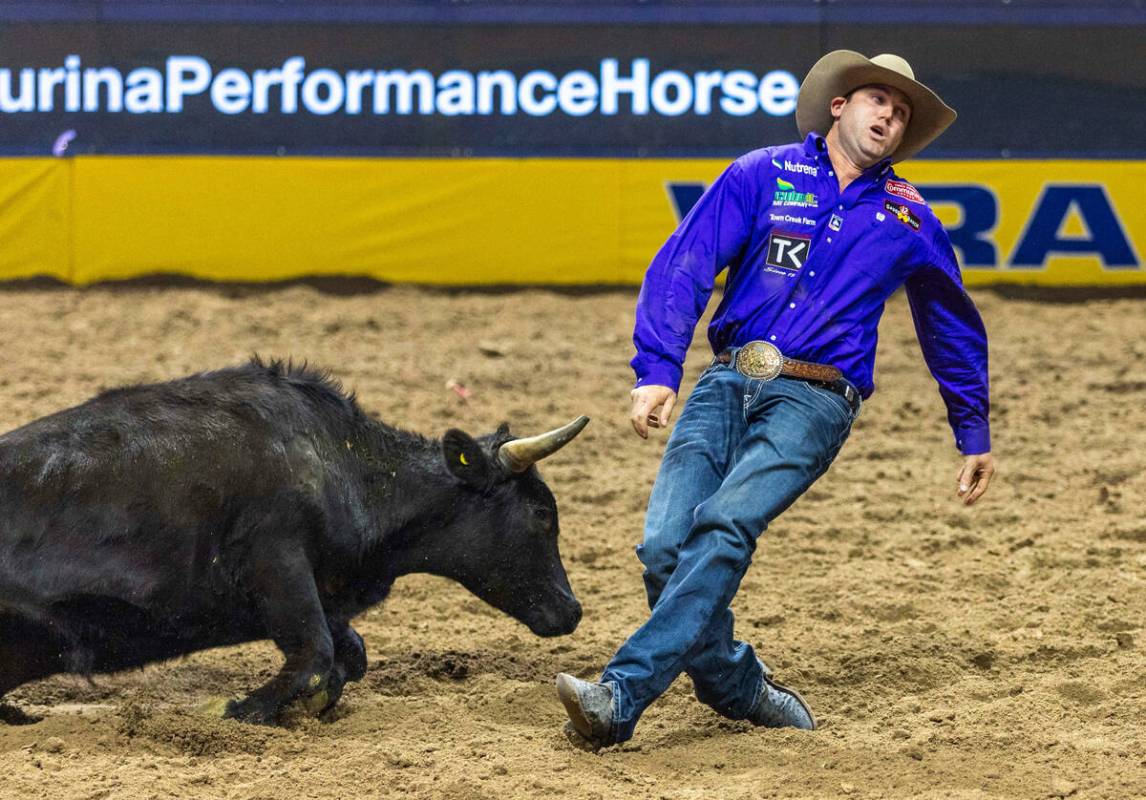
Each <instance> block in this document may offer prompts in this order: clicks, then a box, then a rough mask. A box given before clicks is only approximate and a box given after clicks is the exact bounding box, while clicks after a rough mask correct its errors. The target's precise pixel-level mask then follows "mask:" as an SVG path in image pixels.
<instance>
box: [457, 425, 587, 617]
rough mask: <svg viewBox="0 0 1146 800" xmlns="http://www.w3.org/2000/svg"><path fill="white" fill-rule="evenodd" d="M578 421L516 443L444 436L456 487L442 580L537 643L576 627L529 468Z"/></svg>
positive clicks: (550, 521) (546, 497)
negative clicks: (467, 593) (458, 494)
mask: <svg viewBox="0 0 1146 800" xmlns="http://www.w3.org/2000/svg"><path fill="white" fill-rule="evenodd" d="M588 422H589V418H588V417H580V418H578V419H576V420H574V421H573V422H570V423H569V424H568V425H565V426H563V427H561V428H557V429H556V430H552V431H549V432H548V433H544V434H541V435H540V436H532V437H529V438H523V439H518V438H514V437H513V436H512V435H510V433H509V426H508V425H502V426H501V427H500V428H498V430H497V431H496V432H495V433H493V434H490V435H488V436H483V437H480V438H477V439H475V438H473V437H471V436H469V435H468V434H466V433H464V432H462V431H460V430H456V429H454V430H450V431H447V432H446V435H445V436H444V437H443V439H442V455H443V457H444V458H445V462H446V468H447V469H448V470H449V472H450V473H451V474H452V475H453V476H454V477H455V478H456V479H457V481H458V482H459V483H460V484H461V486H460V487H458V490H459V491H460V492H461V497H460V498H458V502H457V505H456V507H455V510H456V511H458V512H459V513H458V514H456V515H454V520H453V524H452V525H451V526H450V527H451V528H452V532H451V536H450V540H451V542H452V546H453V552H452V553H451V554H450V556H449V557H448V559H447V560H448V561H449V562H450V567H451V568H450V570H449V574H448V577H451V578H454V579H455V580H457V581H459V582H460V583H461V584H462V585H463V586H465V587H466V588H467V589H469V590H470V591H471V592H473V593H474V594H476V595H477V596H478V597H480V598H481V599H482V600H485V601H486V602H487V603H489V604H490V605H492V606H494V607H495V608H498V609H500V610H502V611H504V612H505V613H507V614H509V615H510V616H512V617H514V618H516V619H518V620H520V621H521V622H523V623H524V624H525V625H527V626H528V627H529V629H530V630H531V631H533V632H534V633H535V634H537V635H538V636H560V635H563V634H567V633H572V632H573V630H574V629H575V628H576V627H577V623H578V622H579V621H580V620H581V604H580V603H578V602H577V598H576V597H574V596H573V590H572V589H571V588H570V586H569V578H568V577H567V576H566V574H565V567H564V565H563V564H562V563H561V554H560V552H559V550H558V545H557V533H558V524H557V503H556V502H555V501H554V499H553V493H552V492H550V491H549V487H548V486H546V485H545V481H544V480H542V479H541V475H540V474H539V473H538V471H537V470H536V469H535V468H534V464H535V463H536V462H538V461H540V460H541V459H543V458H545V457H546V456H549V455H552V454H553V453H555V452H557V451H558V450H560V449H561V448H562V447H564V446H565V445H566V444H568V443H569V442H570V441H572V440H573V438H574V437H576V436H577V434H579V433H580V432H581V431H582V430H583V429H584V427H585V426H586V425H587V424H588Z"/></svg>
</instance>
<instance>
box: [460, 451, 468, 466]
mask: <svg viewBox="0 0 1146 800" xmlns="http://www.w3.org/2000/svg"><path fill="white" fill-rule="evenodd" d="M458 461H460V462H462V464H464V465H465V466H467V467H468V466H469V465H470V462H468V461H466V454H465V453H462V454H460V455H459V456H458Z"/></svg>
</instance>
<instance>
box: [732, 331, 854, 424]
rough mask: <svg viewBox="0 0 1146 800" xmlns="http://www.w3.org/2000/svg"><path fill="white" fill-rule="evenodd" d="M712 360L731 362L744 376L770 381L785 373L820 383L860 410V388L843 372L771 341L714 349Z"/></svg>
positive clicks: (792, 376)
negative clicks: (797, 356) (798, 356)
mask: <svg viewBox="0 0 1146 800" xmlns="http://www.w3.org/2000/svg"><path fill="white" fill-rule="evenodd" d="M713 361H714V362H717V363H720V364H731V365H732V366H733V367H735V369H736V371H737V372H739V373H740V374H741V375H743V376H745V377H746V378H756V379H759V380H764V381H770V380H773V379H774V378H778V377H780V376H781V375H784V376H786V377H789V378H799V379H800V380H805V381H809V382H811V383H816V384H819V385H820V386H822V387H824V388H825V389H827V390H829V391H832V392H835V393H836V394H838V395H840V396H841V397H843V398H844V399H845V400H847V402H848V405H849V406H851V409H852V413H853V414H854V413H856V412H857V411H859V406H860V394H859V390H858V389H856V387H855V386H853V385H852V383H851V381H849V380H847V379H846V378H844V375H843V373H842V372H840V371H839V369H837V368H836V367H833V366H831V365H829V364H815V363H813V362H811V361H798V360H797V359H794V358H788V357H787V356H785V355H784V354H783V353H781V352H780V348H778V347H776V345H774V344H772V343H771V342H760V341H756V342H749V343H748V344H746V345H743V346H742V347H735V348H733V347H730V348H728V349H727V350H722V351H721V352H719V353H717V355H716V358H714V359H713Z"/></svg>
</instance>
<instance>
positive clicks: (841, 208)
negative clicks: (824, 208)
mask: <svg viewBox="0 0 1146 800" xmlns="http://www.w3.org/2000/svg"><path fill="white" fill-rule="evenodd" d="M836 208H838V209H839V210H840V211H843V210H844V207H843V206H836Z"/></svg>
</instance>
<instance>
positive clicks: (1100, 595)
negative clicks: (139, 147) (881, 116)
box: [0, 285, 1146, 800]
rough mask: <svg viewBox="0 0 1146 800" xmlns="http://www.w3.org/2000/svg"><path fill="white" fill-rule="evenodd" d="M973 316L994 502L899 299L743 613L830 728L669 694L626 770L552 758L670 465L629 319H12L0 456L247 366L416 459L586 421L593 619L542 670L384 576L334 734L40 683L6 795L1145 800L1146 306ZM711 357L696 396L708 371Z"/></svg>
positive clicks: (222, 311)
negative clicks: (830, 447)
mask: <svg viewBox="0 0 1146 800" xmlns="http://www.w3.org/2000/svg"><path fill="white" fill-rule="evenodd" d="M975 294H976V299H977V301H978V302H979V304H980V307H981V309H982V312H983V315H984V317H985V319H986V321H987V324H988V329H989V331H990V334H991V343H992V354H991V356H992V360H991V366H992V375H993V398H994V411H993V424H994V442H995V452H996V454H997V458H998V463H999V468H1000V473H999V476H998V479H997V482H996V484H995V485H994V486H993V487H992V489H991V491H990V492H989V494H988V495H987V496H986V497H985V498H984V500H983V501H982V502H981V503H980V504H979V505H978V506H976V507H974V508H972V509H965V508H963V507H962V506H961V504H960V503H959V502H958V501H957V500H956V498H955V496H954V488H955V487H954V476H955V472H956V468H957V466H958V465H959V458H958V457H957V455H956V452H955V450H954V447H953V446H952V443H951V435H950V432H949V430H948V428H947V425H946V421H945V418H944V412H943V408H942V404H941V402H940V400H939V396H938V393H937V392H936V391H935V387H934V384H933V382H932V380H931V378H930V376H929V375H928V373H927V371H926V369H925V367H924V366H923V363H922V359H921V357H920V354H919V347H918V345H917V344H916V342H915V336H914V331H913V328H912V325H911V321H910V316H909V313H908V310H907V304H906V301H905V300H904V298H903V297H902V296H897V297H896V298H894V299H893V301H892V302H891V303H890V304H889V307H888V312H887V315H886V317H885V319H884V323H883V326H882V339H881V341H880V352H879V360H878V365H877V382H878V384H879V387H880V388H879V389H878V391H877V394H876V395H875V397H874V398H873V399H872V400H871V402H869V403H868V404H867V405H866V406H865V408H864V410H863V413H862V415H861V417H860V419H859V421H858V423H857V425H856V429H855V430H854V431H853V433H852V437H851V439H850V441H849V442H848V444H847V445H846V446H845V448H844V450H843V452H842V453H841V455H840V458H839V459H838V460H837V462H836V464H835V465H834V466H833V468H832V469H831V471H830V472H829V473H828V474H827V475H826V476H825V477H824V478H823V479H821V481H820V482H819V483H818V484H817V485H816V486H815V487H814V488H813V489H812V490H811V491H810V492H809V493H808V494H807V495H805V496H804V497H803V498H802V499H801V500H800V501H799V502H798V503H797V504H796V505H795V506H793V507H792V508H791V509H790V510H789V511H788V512H787V513H786V514H785V515H784V516H783V517H781V518H780V519H779V520H778V521H777V522H776V523H775V524H774V525H773V527H772V529H771V530H769V531H768V532H767V533H766V535H765V537H764V538H763V540H762V541H761V546H760V548H759V550H758V551H757V554H756V558H755V563H754V564H753V566H752V568H751V569H750V571H749V573H748V576H747V578H746V579H745V581H744V585H743V587H742V589H741V591H740V594H739V595H738V596H737V598H736V601H735V606H734V609H735V611H736V614H737V624H738V629H739V633H740V635H741V636H742V637H744V638H747V639H748V640H750V641H752V642H753V643H755V644H756V645H757V646H758V648H759V650H760V652H761V654H762V655H763V656H764V657H765V658H766V659H767V660H768V661H769V662H770V663H771V664H772V666H773V667H774V669H775V670H776V672H777V675H778V677H779V678H780V679H781V680H783V681H785V682H788V683H790V684H792V685H794V686H796V687H798V688H800V689H801V690H802V691H803V693H804V695H805V696H806V697H807V698H808V700H809V701H810V703H811V704H812V706H813V707H814V708H815V710H816V711H817V713H818V715H819V717H820V719H821V722H822V727H821V729H820V730H819V731H817V732H815V733H812V734H808V733H802V732H796V731H772V730H757V729H753V728H751V727H750V726H748V725H746V724H744V723H733V722H728V721H726V720H723V719H721V718H720V717H717V716H716V715H715V714H714V713H712V712H711V711H709V710H708V709H707V708H705V707H704V706H702V705H700V704H699V703H698V702H697V701H696V700H695V699H694V697H693V695H692V691H691V686H690V685H689V682H688V679H687V678H681V679H680V680H678V681H677V683H676V684H675V685H674V686H673V687H672V688H671V689H670V690H669V692H668V693H667V694H666V695H665V696H664V697H663V698H662V699H661V701H659V702H658V703H657V704H656V705H654V706H653V707H652V708H651V709H650V710H649V712H648V713H647V714H646V716H645V718H644V720H643V721H642V723H641V725H640V727H639V728H638V731H637V737H636V738H635V739H634V740H633V741H632V742H629V743H627V744H625V745H623V746H620V747H614V748H610V749H607V750H604V751H602V752H600V753H599V754H591V753H587V752H583V751H580V750H577V749H574V748H573V747H571V746H570V744H569V743H568V742H567V741H566V739H565V737H564V736H563V735H562V733H561V726H562V723H563V721H564V719H565V716H564V713H563V711H562V709H561V706H560V704H559V703H558V701H557V699H556V696H555V693H554V690H553V678H554V675H555V674H556V673H557V672H558V671H562V670H565V671H570V672H574V673H576V674H579V675H582V676H593V675H595V674H596V673H597V671H598V670H599V669H600V668H601V667H602V665H603V664H604V663H605V661H606V660H607V659H608V657H609V656H610V655H611V653H612V652H613V650H614V649H615V647H616V646H617V645H618V644H619V643H620V641H621V640H622V639H623V638H624V637H625V636H626V635H627V634H628V633H630V632H631V630H632V629H634V628H635V627H636V626H637V625H638V624H639V623H640V622H641V621H643V619H644V617H645V613H646V608H645V601H644V592H643V588H642V582H641V567H640V564H639V562H638V561H637V559H636V557H635V555H634V553H633V546H634V545H635V544H636V542H637V541H638V539H639V536H640V531H641V525H642V519H643V513H644V505H645V502H646V498H647V496H648V491H649V488H650V486H651V484H652V480H653V477H654V474H655V471H656V468H657V463H658V459H659V456H660V452H661V450H662V448H663V445H664V435H663V433H662V434H661V435H658V436H655V437H654V438H652V439H651V440H650V441H648V442H642V441H641V440H639V439H637V438H636V437H635V436H634V435H633V434H632V432H631V430H630V428H629V423H628V420H627V408H628V391H629V387H630V382H631V373H630V371H629V367H628V359H629V357H630V355H631V345H630V343H629V336H630V332H631V330H632V323H633V312H632V309H633V302H634V296H635V293H634V292H633V291H631V290H616V291H606V292H597V293H581V294H577V293H574V294H569V293H558V292H551V291H545V290H526V291H517V292H505V293H498V292H488V293H449V292H438V291H428V290H421V289H415V288H375V289H373V290H370V289H369V288H368V287H366V288H363V287H359V291H355V292H346V291H334V290H332V287H330V286H325V287H322V286H319V287H316V286H313V285H293V286H286V287H280V288H273V289H269V290H268V289H254V288H249V287H233V288H219V287H205V286H194V285H191V286H181V287H176V288H172V287H170V286H168V287H156V286H147V285H135V286H129V287H119V288H108V287H96V288H91V289H88V290H84V291H77V290H73V289H64V288H59V287H51V286H39V285H23V286H8V287H0V331H2V332H3V340H4V348H3V355H4V357H3V360H2V361H0V428H2V429H4V430H8V429H11V428H13V427H15V426H18V425H21V424H23V423H25V422H28V421H30V420H33V419H35V418H37V417H39V416H42V415H44V414H47V413H49V412H51V411H55V410H57V409H61V408H64V407H66V406H70V405H73V404H75V403H79V402H81V401H83V400H85V399H86V398H88V397H90V396H91V395H92V394H94V393H96V392H98V391H100V390H101V389H104V388H107V387H112V386H116V385H120V384H125V383H132V382H147V381H156V380H163V379H168V378H174V377H177V376H181V375H184V374H186V373H189V372H193V371H199V370H205V369H211V368H216V367H219V366H223V365H227V364H233V363H237V362H240V361H242V360H244V359H245V358H246V357H247V356H248V355H249V354H251V353H253V352H258V353H260V354H262V355H266V356H288V355H289V356H293V357H295V358H298V359H304V358H305V359H308V360H309V361H310V362H311V363H312V364H314V365H318V366H321V367H326V368H329V369H330V370H332V371H333V373H334V374H335V376H336V377H338V378H339V379H341V380H342V381H343V382H344V383H345V385H346V386H347V387H348V388H352V389H354V390H355V391H357V393H358V395H359V398H360V402H361V404H362V405H363V406H364V407H365V408H366V409H367V410H369V411H371V412H376V413H378V414H379V415H381V417H382V418H383V419H385V420H386V421H388V422H390V423H392V424H395V425H398V426H401V427H406V428H409V429H413V430H416V431H419V432H422V433H425V434H431V435H435V436H437V435H440V434H441V433H442V432H443V431H445V430H446V429H447V428H448V427H452V426H458V427H463V428H465V429H467V430H469V431H471V432H475V433H480V432H487V431H489V430H492V428H493V427H495V426H496V425H497V423H498V422H500V421H501V420H503V419H505V420H509V421H510V422H511V423H512V425H513V426H514V429H515V430H516V431H518V432H521V433H535V432H539V431H540V430H542V429H543V428H549V427H554V426H556V425H558V424H561V423H564V422H566V421H568V420H569V419H571V418H573V417H575V416H577V415H579V414H582V413H585V414H588V415H590V416H591V417H592V418H593V422H592V424H591V425H590V426H589V428H588V429H587V430H586V431H585V433H584V434H583V435H582V436H581V438H580V439H578V440H577V441H576V442H574V443H573V444H571V445H570V446H569V447H568V448H567V449H566V450H564V451H563V452H561V453H559V454H558V455H556V456H554V457H553V458H552V459H551V460H549V461H546V462H545V464H544V469H543V472H544V474H545V476H546V478H547V480H548V481H549V484H550V486H551V487H552V488H553V490H554V493H555V495H556V496H557V500H558V505H559V507H560V511H561V523H562V540H561V541H562V544H561V547H562V550H563V554H564V558H565V563H566V566H567V568H568V571H569V575H570V580H571V582H572V584H573V587H574V589H575V590H576V592H577V594H578V595H579V597H580V599H581V601H582V603H583V604H584V607H585V616H584V620H583V621H582V623H581V626H580V628H579V629H578V630H577V631H576V632H575V633H574V634H573V635H571V636H568V637H564V638H559V639H538V638H535V637H534V636H532V635H531V634H530V633H529V631H528V630H527V629H526V628H525V627H524V626H522V625H520V624H518V623H516V622H514V621H513V620H511V619H509V618H507V617H504V616H502V615H500V614H499V613H497V612H495V611H494V610H492V609H491V608H489V607H487V606H485V605H483V604H482V603H481V602H480V601H478V600H477V599H476V598H474V597H473V596H472V595H469V594H468V593H467V592H465V590H463V589H462V588H461V587H460V586H457V585H455V584H452V583H449V582H447V581H445V580H441V579H437V578H431V577H425V576H411V577H407V578H404V579H402V580H401V581H399V583H398V584H397V586H396V588H395V591H394V594H393V595H392V597H391V599H390V600H388V601H387V603H386V604H385V605H384V606H382V607H378V608H375V609H374V610H372V611H370V612H368V613H367V614H365V615H364V616H363V617H362V618H360V619H359V620H358V622H357V628H358V630H359V631H361V632H362V634H363V635H364V636H365V638H366V645H367V651H368V654H369V662H370V667H369V672H368V674H367V675H366V677H365V679H364V680H363V681H362V682H361V683H357V684H353V685H351V686H349V687H348V688H347V691H346V694H345V695H344V697H343V700H342V703H341V705H340V706H339V708H338V710H337V713H336V715H335V717H334V719H332V720H329V721H320V720H316V719H312V718H309V717H307V716H305V715H303V714H301V713H295V714H292V715H291V716H290V717H289V718H288V720H287V723H286V725H285V726H284V727H281V728H263V727H256V726H249V725H245V724H241V723H236V722H233V721H221V720H218V719H214V718H212V717H210V716H208V715H207V714H206V713H205V712H204V711H202V710H201V707H202V706H204V704H207V703H209V701H211V700H212V698H218V697H220V696H238V695H241V694H242V693H244V692H245V691H247V690H249V689H251V688H253V687H255V686H257V685H258V684H260V683H262V682H263V681H264V680H265V679H266V678H267V677H268V676H269V675H270V674H272V673H273V672H274V671H275V670H277V668H278V665H279V656H278V654H277V652H276V651H275V650H274V649H273V648H272V647H271V646H269V645H267V644H264V643H260V644H253V645H247V646H242V647H237V648H232V649H226V650H216V651H211V652H206V653H200V654H197V655H195V656H193V657H189V658H186V659H183V660H179V661H175V662H171V663H167V664H163V665H158V666H155V667H149V668H148V669H145V670H143V671H136V672H132V673H129V674H121V675H115V676H105V677H97V678H96V679H95V680H94V681H92V682H87V681H85V680H82V679H80V678H74V677H57V678H53V679H51V680H47V681H42V682H40V683H36V684H32V685H29V686H26V687H23V688H21V689H19V690H17V691H16V692H14V693H13V694H12V695H11V696H10V698H9V699H10V700H12V701H13V702H15V703H16V704H17V705H19V706H20V707H22V708H23V709H25V710H27V711H30V712H33V713H37V714H42V715H44V720H43V721H42V722H39V723H37V724H34V725H30V726H25V727H8V726H2V725H0V797H3V798H5V799H7V798H52V799H53V800H71V799H72V798H75V800H79V799H80V798H84V799H86V800H100V799H101V798H128V799H130V800H143V799H144V798H171V797H180V798H267V799H268V800H281V798H291V800H295V799H296V798H299V799H301V798H382V797H408V798H458V800H462V799H463V798H464V799H465V800H481V799H482V798H489V799H490V800H493V799H494V798H496V799H497V800H505V798H519V797H542V796H556V797H570V798H585V799H586V800H590V799H592V798H596V799H598V800H609V799H610V798H682V799H683V798H705V799H706V800H707V799H708V798H830V797H846V798H868V797H871V798H875V797H881V798H914V797H925V798H937V799H938V798H944V799H947V798H980V797H982V798H1049V797H1073V798H1120V799H1121V798H1135V797H1137V798H1141V797H1146V750H1144V746H1143V742H1144V740H1146V659H1144V657H1143V652H1144V649H1146V627H1144V626H1146V623H1144V620H1146V584H1144V578H1146V518H1144V514H1143V508H1144V507H1146V404H1144V403H1143V400H1144V399H1146V379H1144V375H1146V373H1144V372H1143V365H1144V364H1146V305H1144V303H1146V300H1143V299H1091V300H1085V301H1076V302H1070V303H1064V302H1055V303H1044V302H1038V301H1035V300H1033V299H1024V298H1021V297H1020V298H1017V299H1016V298H1015V297H1004V296H1001V295H999V294H996V293H993V292H987V291H980V292H976V293H975ZM698 338H699V341H698V344H697V345H696V346H694V348H693V350H692V352H691V354H690V357H689V362H688V365H687V370H686V387H688V386H691V383H692V381H693V380H694V379H695V377H696V375H697V374H698V373H699V372H700V370H701V369H702V367H703V366H704V365H705V363H706V362H707V359H708V354H706V352H705V350H704V346H705V344H704V341H703V336H701V337H698ZM458 386H462V387H464V388H465V389H466V390H468V393H469V396H468V398H462V397H461V395H460V394H459V390H458V389H457V388H451V387H458ZM463 393H464V392H463Z"/></svg>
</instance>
